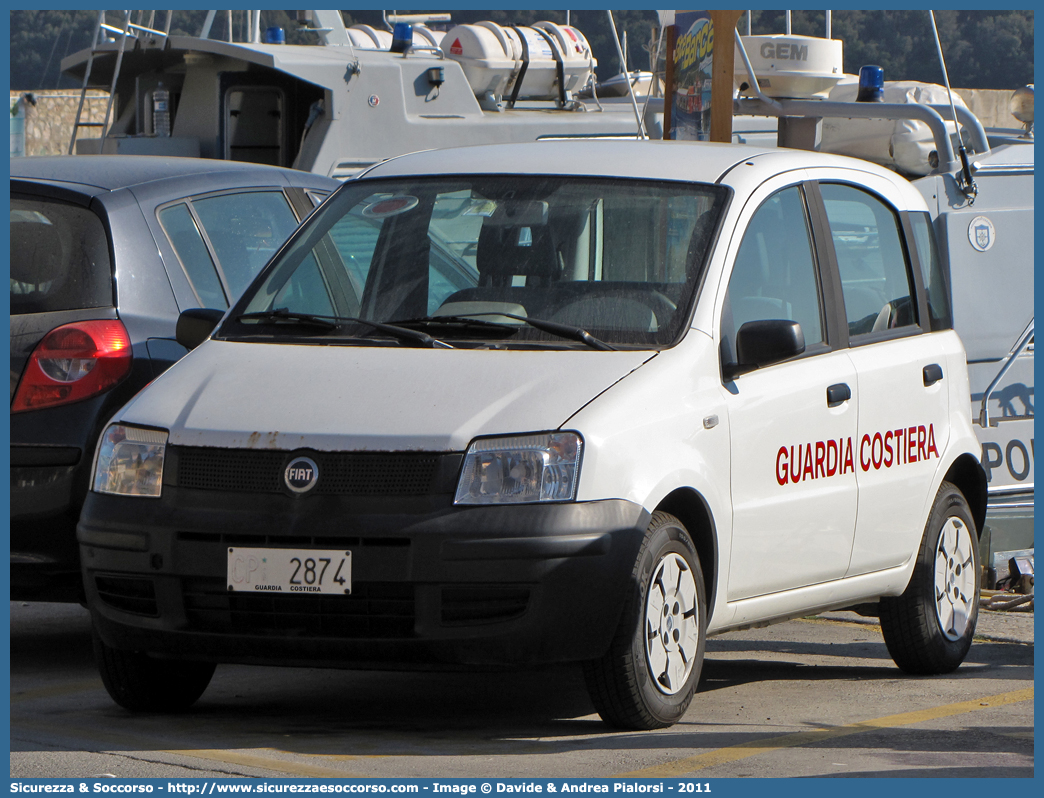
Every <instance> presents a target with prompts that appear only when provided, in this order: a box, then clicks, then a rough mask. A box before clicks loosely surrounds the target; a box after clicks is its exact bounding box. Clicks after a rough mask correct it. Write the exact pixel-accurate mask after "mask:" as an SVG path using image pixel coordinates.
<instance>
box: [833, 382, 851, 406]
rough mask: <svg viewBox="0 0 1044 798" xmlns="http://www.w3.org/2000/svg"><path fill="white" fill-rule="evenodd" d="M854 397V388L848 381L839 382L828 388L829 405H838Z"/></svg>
mask: <svg viewBox="0 0 1044 798" xmlns="http://www.w3.org/2000/svg"><path fill="white" fill-rule="evenodd" d="M851 398H852V389H851V388H849V387H848V383H846V382H839V383H837V385H831V386H830V387H829V388H827V407H837V406H838V405H841V404H844V403H845V402H847V401H848V400H849V399H851Z"/></svg>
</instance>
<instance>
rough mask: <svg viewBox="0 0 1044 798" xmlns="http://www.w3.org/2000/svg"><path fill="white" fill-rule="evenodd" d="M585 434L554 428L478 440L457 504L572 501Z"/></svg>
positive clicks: (467, 459)
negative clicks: (543, 431) (539, 431)
mask: <svg viewBox="0 0 1044 798" xmlns="http://www.w3.org/2000/svg"><path fill="white" fill-rule="evenodd" d="M582 449H583V439H582V438H581V437H580V436H579V435H578V434H577V433H575V432H550V433H539V434H534V435H519V436H515V437H510V438H484V439H480V440H477V441H474V442H473V443H472V444H471V446H470V447H469V448H468V453H467V455H466V456H465V458H464V468H463V470H462V473H461V477H460V482H459V484H458V485H457V494H456V496H455V497H454V499H453V502H454V504H529V503H536V502H564V501H572V500H573V499H574V497H575V496H576V486H577V481H578V478H579V475H580V455H581V452H582Z"/></svg>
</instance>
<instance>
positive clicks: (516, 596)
mask: <svg viewBox="0 0 1044 798" xmlns="http://www.w3.org/2000/svg"><path fill="white" fill-rule="evenodd" d="M529 594H530V590H529V588H528V587H526V586H524V585H473V586H472V585H468V586H459V587H444V588H443V589H442V623H443V625H444V626H470V625H473V624H483V623H503V622H504V621H510V620H513V619H515V618H520V617H522V616H523V615H524V614H525V612H526V608H527V607H528V606H529Z"/></svg>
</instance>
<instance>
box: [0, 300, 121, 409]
mask: <svg viewBox="0 0 1044 798" xmlns="http://www.w3.org/2000/svg"><path fill="white" fill-rule="evenodd" d="M130 368H131V343H130V336H129V335H128V334H127V328H126V327H124V326H123V323H122V322H120V321H118V320H116V319H104V320H96V321H77V322H73V323H72V324H64V325H62V326H61V327H56V328H55V329H53V330H51V331H50V332H49V333H47V335H45V336H44V338H43V340H42V341H40V343H39V344H37V346H36V349H34V350H33V354H32V355H31V356H30V358H29V362H28V363H27V364H26V366H25V372H24V373H23V374H22V381H21V382H20V383H19V384H18V390H17V391H16V392H15V397H14V400H13V401H12V402H11V412H12V413H21V412H24V411H26V410H40V409H41V408H45V407H55V406H57V405H65V404H69V403H70V402H78V401H80V400H81V399H87V398H88V397H91V396H96V395H97V394H100V393H104V392H105V391H107V390H109V389H110V388H112V387H113V386H114V385H116V383H118V382H119V381H120V380H122V379H123V378H124V377H126V376H127V374H128V373H130Z"/></svg>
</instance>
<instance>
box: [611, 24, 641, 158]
mask: <svg viewBox="0 0 1044 798" xmlns="http://www.w3.org/2000/svg"><path fill="white" fill-rule="evenodd" d="M605 13H606V14H608V15H609V27H610V28H611V29H612V34H613V42H615V43H616V54H617V55H618V56H620V63H622V64H624V66H625V68H626V64H627V61H626V60H625V59H624V53H623V47H621V46H620V36H619V34H618V33H617V32H616V22H615V21H614V20H613V12H612V11H611V10H607V11H606V12H605ZM624 82H625V83H626V84H627V91H628V93H629V94H630V95H631V105H632V106H633V107H634V116H635V119H637V120H638V138H639V139H643V140H644V139H647V138H649V136H648V134H647V133H646V132H645V122H644V121H642V114H641V112H640V111H639V110H638V100H636V99H635V97H634V86H632V85H631V81H630V80H629V79H628V77H627V73H626V72H624Z"/></svg>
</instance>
